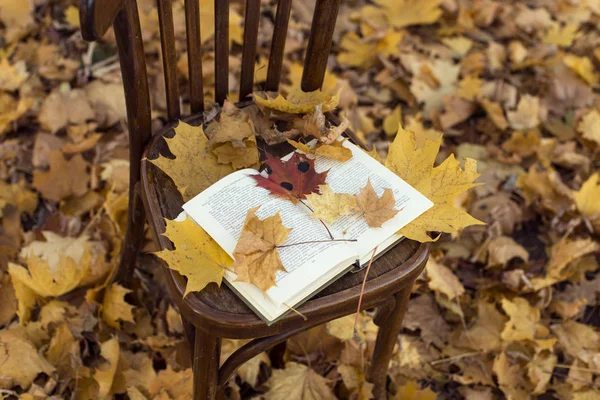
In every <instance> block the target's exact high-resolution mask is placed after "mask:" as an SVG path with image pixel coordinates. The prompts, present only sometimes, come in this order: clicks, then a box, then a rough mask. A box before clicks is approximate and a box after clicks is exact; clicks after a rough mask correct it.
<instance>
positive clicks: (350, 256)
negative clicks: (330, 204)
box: [183, 141, 433, 324]
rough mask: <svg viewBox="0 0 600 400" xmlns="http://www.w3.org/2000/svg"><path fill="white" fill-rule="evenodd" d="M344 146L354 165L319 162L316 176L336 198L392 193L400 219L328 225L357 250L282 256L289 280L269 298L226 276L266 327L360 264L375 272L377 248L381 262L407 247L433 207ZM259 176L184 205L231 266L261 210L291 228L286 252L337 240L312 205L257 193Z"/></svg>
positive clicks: (339, 246)
mask: <svg viewBox="0 0 600 400" xmlns="http://www.w3.org/2000/svg"><path fill="white" fill-rule="evenodd" d="M343 145H344V146H345V147H347V148H349V149H350V150H351V151H352V155H353V156H352V158H351V159H350V160H348V161H346V162H338V161H334V160H331V159H328V158H325V157H320V156H317V157H316V159H315V169H316V170H317V172H323V171H326V170H329V172H328V174H327V180H326V183H327V184H329V186H330V187H331V188H332V189H333V191H334V192H336V193H349V194H357V193H358V192H359V191H360V188H362V187H364V186H365V185H366V184H367V180H368V179H370V180H371V184H372V185H373V188H374V189H375V191H376V192H377V195H378V196H381V194H382V193H383V190H384V189H385V188H391V189H392V191H393V193H394V197H395V199H396V206H395V209H396V210H400V209H401V211H400V212H399V213H398V214H396V216H395V217H393V218H392V219H390V220H388V221H387V222H385V223H383V225H382V227H381V228H370V227H369V226H368V225H367V223H366V221H365V219H364V218H363V217H362V216H360V215H358V214H356V215H349V216H343V217H340V218H338V219H337V220H336V221H335V222H334V223H332V224H328V228H329V230H330V231H331V233H332V234H333V236H334V238H336V239H356V241H355V242H323V243H311V244H303V245H297V246H290V247H284V248H280V249H279V255H280V258H281V261H282V263H283V266H284V267H285V269H286V271H287V272H282V271H279V272H277V276H276V286H273V287H271V288H270V289H268V290H267V292H266V293H264V292H263V291H262V290H260V289H259V288H258V287H256V286H254V285H253V284H250V283H245V282H239V281H236V275H235V273H233V272H232V271H226V272H225V281H226V283H227V284H228V285H229V286H230V287H231V288H232V290H233V291H234V292H236V293H237V294H238V295H239V296H240V297H241V299H242V300H243V301H244V302H245V303H246V304H247V305H248V306H249V307H250V308H251V309H252V310H253V311H255V312H256V313H257V314H258V315H259V316H260V317H261V318H262V319H263V320H264V321H265V322H267V324H269V323H272V322H274V321H275V320H276V319H278V318H279V317H280V316H282V315H283V314H284V313H286V312H287V311H289V310H290V308H294V307H296V306H298V305H299V304H301V303H302V302H303V301H305V300H307V299H308V298H310V297H311V296H312V295H314V294H315V293H317V292H318V291H319V290H321V289H323V288H324V287H326V286H327V285H328V284H329V283H331V282H333V281H334V280H335V279H337V278H339V277H340V276H342V275H343V274H345V273H346V272H348V271H349V270H350V269H351V268H352V267H353V266H354V265H356V264H357V262H358V263H359V264H360V265H364V264H368V262H369V260H370V259H371V256H372V253H373V250H374V249H375V248H376V247H377V254H381V253H383V252H384V251H385V250H386V249H388V248H390V247H391V246H393V245H394V244H395V243H397V242H398V241H399V240H400V239H401V236H400V235H398V234H397V232H398V230H399V229H400V228H402V227H403V226H404V225H406V224H408V223H409V222H410V221H412V220H413V219H415V218H416V217H418V216H419V215H421V214H422V213H423V212H425V211H426V210H427V209H429V208H430V207H431V206H432V205H433V204H432V203H431V201H429V200H428V199H427V198H426V197H425V196H423V195H422V194H420V193H419V192H418V191H416V190H415V189H414V188H412V187H411V186H410V185H408V184H407V183H406V182H404V181H403V180H402V179H400V178H399V177H398V176H397V175H396V174H394V173H393V172H391V171H390V170H388V169H387V168H386V167H384V166H383V165H381V164H380V163H379V162H378V161H376V160H375V159H373V158H372V157H371V156H369V155H368V154H367V153H365V152H364V151H362V150H361V149H360V148H358V147H356V146H355V145H353V144H351V143H350V142H349V141H345V142H344V143H343ZM290 156H291V155H290ZM284 159H285V158H284ZM258 173H259V172H258V171H256V170H254V169H244V170H240V171H237V172H234V173H232V174H230V175H228V176H226V177H225V178H223V179H221V180H219V181H218V182H217V183H215V184H213V185H212V186H210V187H209V188H208V189H206V190H204V191H203V192H202V193H200V194H199V195H197V196H196V197H194V198H193V199H192V200H190V201H188V202H187V203H185V204H184V206H183V209H184V210H185V211H186V212H187V214H188V215H189V216H190V217H191V218H192V219H193V220H194V221H195V222H196V223H198V224H199V225H200V226H201V227H202V228H204V230H205V231H206V232H207V233H208V234H209V235H210V236H211V237H212V238H213V239H214V240H215V241H216V242H217V243H218V244H219V245H220V246H221V247H222V248H223V250H225V251H226V252H227V253H228V254H229V255H230V256H232V258H233V251H234V249H235V247H236V244H237V240H238V238H239V236H240V233H241V231H242V227H243V224H244V220H245V218H246V213H247V212H248V210H249V209H251V208H253V207H257V206H260V208H259V210H258V211H257V212H256V215H257V216H258V217H259V218H260V219H264V218H267V217H269V216H271V215H274V214H276V213H277V212H278V211H280V215H281V218H282V220H283V225H284V226H286V227H287V228H292V231H291V233H290V235H289V237H288V239H287V240H286V241H285V242H284V244H293V243H299V242H304V241H315V240H327V239H330V236H329V234H328V232H327V230H326V229H325V227H324V226H323V223H322V222H321V221H320V220H318V219H316V218H313V217H312V216H311V213H312V212H311V210H310V209H309V208H308V207H307V206H306V205H305V204H303V203H302V202H300V203H298V204H293V203H292V202H291V201H289V200H284V199H282V198H279V197H276V196H274V195H272V194H271V193H270V192H269V191H268V190H266V189H263V188H261V187H258V186H257V185H256V181H255V180H254V179H253V178H252V177H251V175H255V174H258ZM305 203H307V202H305ZM308 205H309V206H310V204H308Z"/></svg>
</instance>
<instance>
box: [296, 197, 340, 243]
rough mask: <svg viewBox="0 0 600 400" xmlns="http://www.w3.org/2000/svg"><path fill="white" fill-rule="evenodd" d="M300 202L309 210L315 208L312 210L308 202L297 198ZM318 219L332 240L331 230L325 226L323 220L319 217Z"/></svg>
mask: <svg viewBox="0 0 600 400" xmlns="http://www.w3.org/2000/svg"><path fill="white" fill-rule="evenodd" d="M299 200H300V203H302V204H304V206H305V207H306V208H308V209H309V210H310V212H312V213H314V212H315V210H313V209H312V208H310V206H309V205H308V204H306V203H305V202H303V201H302V199H299ZM319 221H321V223H322V224H323V226H324V227H325V229H326V230H327V233H328V234H329V238H330V239H331V240H333V235H332V234H331V231H330V230H329V228H328V227H327V224H326V223H325V221H323V220H322V219H320V218H319Z"/></svg>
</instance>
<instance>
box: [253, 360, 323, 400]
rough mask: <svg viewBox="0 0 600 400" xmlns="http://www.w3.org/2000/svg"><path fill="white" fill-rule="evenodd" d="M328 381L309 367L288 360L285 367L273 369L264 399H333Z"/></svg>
mask: <svg viewBox="0 0 600 400" xmlns="http://www.w3.org/2000/svg"><path fill="white" fill-rule="evenodd" d="M328 382H329V381H328V380H327V379H325V378H323V377H322V376H321V375H319V374H317V373H316V372H315V371H313V370H312V369H311V368H308V367H307V366H305V365H302V364H298V363H295V362H289V363H287V364H286V366H285V369H274V370H273V375H272V376H271V378H269V380H268V381H267V383H266V385H267V386H268V387H269V391H268V392H267V393H266V394H265V400H290V399H302V400H334V399H335V396H334V395H333V392H332V391H331V389H330V388H329V386H328V385H327V383H328Z"/></svg>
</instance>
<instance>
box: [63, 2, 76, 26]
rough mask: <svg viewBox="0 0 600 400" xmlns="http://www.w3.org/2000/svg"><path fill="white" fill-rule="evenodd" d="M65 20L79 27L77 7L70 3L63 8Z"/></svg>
mask: <svg viewBox="0 0 600 400" xmlns="http://www.w3.org/2000/svg"><path fill="white" fill-rule="evenodd" d="M65 22H66V23H67V24H69V25H71V26H74V27H76V28H79V9H77V7H75V6H73V5H71V6H69V7H67V8H66V9H65Z"/></svg>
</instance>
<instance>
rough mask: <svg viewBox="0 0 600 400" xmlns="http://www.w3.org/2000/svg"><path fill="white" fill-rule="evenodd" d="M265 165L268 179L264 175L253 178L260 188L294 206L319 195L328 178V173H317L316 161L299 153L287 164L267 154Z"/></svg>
mask: <svg viewBox="0 0 600 400" xmlns="http://www.w3.org/2000/svg"><path fill="white" fill-rule="evenodd" d="M265 164H266V170H267V173H268V174H269V177H268V178H265V177H263V176H262V175H253V176H252V177H253V178H254V179H255V180H256V182H257V184H258V186H260V187H262V188H265V189H267V190H268V191H270V192H271V193H272V194H274V195H275V196H279V197H283V198H284V199H288V200H290V201H291V202H292V203H294V204H296V203H298V200H301V199H304V198H306V195H307V194H310V193H313V192H315V193H318V192H319V185H322V184H324V183H325V179H326V178H327V171H325V172H321V173H317V171H316V170H315V161H314V160H311V159H309V158H307V157H306V156H304V155H303V154H299V153H294V155H293V156H292V157H291V158H290V159H289V160H288V161H287V162H283V161H281V160H280V159H279V158H277V157H273V156H271V155H270V154H268V153H267V161H266V163H265Z"/></svg>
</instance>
